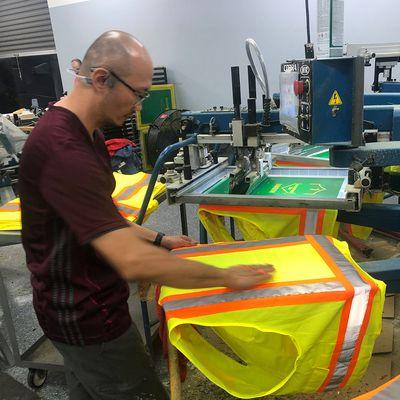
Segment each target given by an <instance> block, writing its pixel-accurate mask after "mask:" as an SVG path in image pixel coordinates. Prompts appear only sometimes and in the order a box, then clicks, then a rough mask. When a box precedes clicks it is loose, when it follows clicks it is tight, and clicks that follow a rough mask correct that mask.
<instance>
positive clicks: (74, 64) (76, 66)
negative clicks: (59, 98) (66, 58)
mask: <svg viewBox="0 0 400 400" xmlns="http://www.w3.org/2000/svg"><path fill="white" fill-rule="evenodd" d="M81 65H82V61H81V60H80V59H79V58H73V59H72V60H71V69H72V71H74V72H75V74H76V75H78V74H79V70H80V68H81Z"/></svg>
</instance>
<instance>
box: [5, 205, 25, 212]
mask: <svg viewBox="0 0 400 400" xmlns="http://www.w3.org/2000/svg"><path fill="white" fill-rule="evenodd" d="M20 210H21V206H20V205H19V204H4V206H2V207H0V211H20Z"/></svg>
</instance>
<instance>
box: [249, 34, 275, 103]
mask: <svg viewBox="0 0 400 400" xmlns="http://www.w3.org/2000/svg"><path fill="white" fill-rule="evenodd" d="M251 48H253V49H254V51H255V52H256V55H257V58H258V61H259V62H260V65H261V70H262V74H263V77H262V76H261V75H260V73H259V71H258V70H257V68H256V66H255V64H254V60H253V55H252V54H251ZM246 53H247V57H248V59H249V62H250V66H251V69H252V70H253V74H254V76H255V77H256V79H257V81H258V83H259V85H260V86H261V89H262V91H263V92H264V94H265V96H266V98H267V99H270V95H269V85H268V76H267V68H266V67H265V62H264V58H263V56H262V54H261V51H260V49H259V48H258V46H257V43H256V42H255V40H254V39H251V38H248V39H246Z"/></svg>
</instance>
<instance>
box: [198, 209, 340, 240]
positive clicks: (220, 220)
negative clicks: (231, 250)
mask: <svg viewBox="0 0 400 400" xmlns="http://www.w3.org/2000/svg"><path fill="white" fill-rule="evenodd" d="M198 215H199V219H200V221H201V222H202V224H203V225H204V227H205V229H206V230H207V232H208V233H209V235H210V236H211V237H212V239H213V241H214V242H229V241H232V240H233V238H232V236H231V235H230V233H229V232H228V230H227V229H226V227H225V223H224V218H225V217H232V218H234V220H235V224H236V226H237V227H238V228H239V230H240V232H241V234H242V235H243V238H244V239H245V240H263V239H271V238H276V237H284V236H295V235H304V234H317V235H321V234H323V235H329V236H332V235H333V234H334V228H335V222H336V217H337V210H325V209H320V210H317V209H307V208H279V207H253V206H227V205H206V204H203V205H200V206H199V211H198Z"/></svg>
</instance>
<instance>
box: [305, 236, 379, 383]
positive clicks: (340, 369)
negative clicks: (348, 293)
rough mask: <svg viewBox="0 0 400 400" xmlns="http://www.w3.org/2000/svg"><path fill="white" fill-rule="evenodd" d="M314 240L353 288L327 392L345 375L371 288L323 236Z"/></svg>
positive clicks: (315, 237)
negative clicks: (337, 357)
mask: <svg viewBox="0 0 400 400" xmlns="http://www.w3.org/2000/svg"><path fill="white" fill-rule="evenodd" d="M313 237H314V239H315V240H316V241H317V242H318V243H319V244H320V245H321V246H322V247H323V248H324V250H325V251H326V252H327V253H328V254H329V255H330V257H331V258H332V259H333V261H334V262H335V263H336V265H337V266H338V267H339V268H340V270H341V271H342V273H343V275H344V276H345V277H346V279H347V280H348V281H349V282H350V283H351V285H352V286H353V288H354V297H353V299H352V302H351V308H350V314H349V319H348V323H347V328H346V333H345V337H344V342H343V346H342V349H341V350H340V355H339V359H338V361H337V364H336V366H335V370H334V373H333V375H332V377H331V379H330V381H329V383H328V385H327V386H326V389H327V390H332V389H336V388H338V387H339V385H340V383H341V382H342V381H343V379H344V377H345V376H346V374H347V370H348V368H349V365H350V362H351V360H352V358H353V356H354V350H355V346H356V343H357V341H358V338H359V334H360V329H361V326H362V323H363V321H364V318H365V314H366V311H367V306H368V299H369V294H370V291H371V287H370V285H369V284H368V283H365V282H364V281H363V280H362V279H361V277H360V274H359V273H358V271H357V270H356V269H355V268H354V267H353V265H352V264H351V263H350V262H349V261H348V260H347V259H346V258H345V257H344V256H343V254H342V253H340V252H339V250H338V249H337V248H336V247H335V246H334V245H333V244H332V243H331V242H330V241H329V240H328V239H327V238H326V237H324V236H313Z"/></svg>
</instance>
